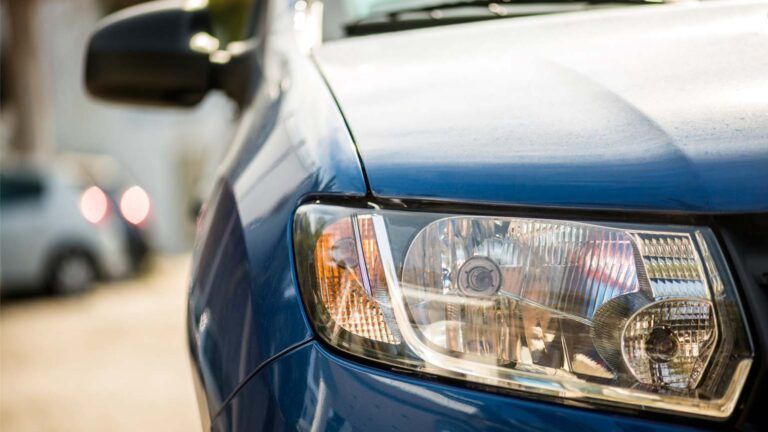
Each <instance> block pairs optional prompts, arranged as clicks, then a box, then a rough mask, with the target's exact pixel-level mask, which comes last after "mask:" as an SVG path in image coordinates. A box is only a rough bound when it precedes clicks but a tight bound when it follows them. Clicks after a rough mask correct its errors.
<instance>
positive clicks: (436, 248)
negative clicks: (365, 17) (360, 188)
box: [294, 204, 752, 418]
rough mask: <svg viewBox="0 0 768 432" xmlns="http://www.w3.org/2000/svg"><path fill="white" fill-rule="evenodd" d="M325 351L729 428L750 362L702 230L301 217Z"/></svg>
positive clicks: (330, 214)
mask: <svg viewBox="0 0 768 432" xmlns="http://www.w3.org/2000/svg"><path fill="white" fill-rule="evenodd" d="M294 243H295V248H296V262H297V268H298V275H299V282H300V285H301V290H302V296H303V299H304V302H305V305H306V307H307V310H308V313H309V316H310V319H311V320H312V322H313V325H314V327H315V329H316V331H317V333H318V334H319V336H320V337H321V338H322V339H323V340H325V341H326V342H327V343H328V344H330V345H332V346H334V347H336V348H338V349H341V350H343V351H346V352H348V353H351V354H354V355H357V356H360V357H365V358H367V359H371V360H375V361H379V362H381V363H386V364H389V365H393V366H397V367H406V368H412V369H415V370H419V371H422V372H426V373H430V374H435V375H442V376H447V377H451V378H459V379H464V380H468V381H473V382H479V383H483V384H487V385H492V386H497V387H504V388H508V389H512V390H517V391H522V392H529V393H534V394H537V395H546V396H552V397H557V398H561V399H565V400H582V401H584V400H587V401H592V402H602V403H609V404H617V405H624V406H635V407H637V408H641V409H654V410H660V411H675V412H680V413H685V414H689V415H697V416H706V417H719V418H723V417H727V416H728V415H730V414H731V412H732V411H733V409H734V407H735V404H736V401H737V399H738V397H739V393H740V391H741V389H742V387H743V385H744V382H745V379H746V377H747V373H748V371H749V367H750V365H751V362H752V348H751V342H750V339H749V336H748V334H747V331H746V328H745V325H744V323H743V320H742V316H741V309H740V307H739V304H738V301H737V298H736V293H735V291H734V288H733V283H732V281H731V278H730V276H729V274H728V272H727V269H726V266H725V264H724V261H723V257H722V255H721V253H720V251H719V249H718V247H717V244H716V242H715V240H714V237H713V235H712V233H711V232H710V230H709V229H707V228H697V227H671V226H638V225H633V226H629V225H621V224H607V223H605V224H604V223H599V224H597V223H580V222H572V221H562V220H549V219H532V218H515V217H485V216H463V215H448V214H434V213H415V212H403V211H382V210H370V209H351V208H343V207H335V206H326V205H319V204H315V205H306V206H303V207H301V208H300V209H299V210H298V212H297V214H296V219H295V226H294Z"/></svg>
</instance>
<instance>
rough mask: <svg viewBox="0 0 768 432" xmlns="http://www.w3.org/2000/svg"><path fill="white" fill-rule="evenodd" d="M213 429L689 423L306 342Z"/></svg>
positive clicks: (252, 385)
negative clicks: (406, 369) (446, 380)
mask: <svg viewBox="0 0 768 432" xmlns="http://www.w3.org/2000/svg"><path fill="white" fill-rule="evenodd" d="M214 426H215V427H214V430H220V431H230V430H254V431H255V430H260V431H283V430H289V429H291V430H307V431H309V430H312V431H315V430H318V431H322V430H377V431H417V430H420V431H476V430H483V431H508V430H520V431H531V432H533V431H542V432H550V431H552V430H558V431H580V432H588V431H605V430H611V431H636V430H650V429H653V430H657V431H668V432H672V431H675V432H677V431H680V432H682V431H692V430H695V429H693V428H688V427H685V426H676V425H668V424H664V423H659V422H655V421H652V420H648V419H643V418H638V417H630V416H623V415H617V414H614V415H606V414H605V413H600V412H594V411H590V410H584V409H577V408H572V407H566V406H562V405H554V404H552V403H545V402H536V401H532V400H527V399H520V398H511V397H508V396H504V395H498V394H492V393H486V392H482V391H477V390H469V389H464V388H460V387H455V386H449V385H445V384H441V383H437V382H434V381H425V380H420V379H417V378H414V377H408V376H405V375H400V374H393V373H390V372H385V371H381V370H378V369H374V368H370V367H367V366H363V365H360V364H357V363H354V362H350V361H348V360H346V359H343V358H340V357H338V356H336V355H334V354H331V353H330V352H328V351H327V350H326V349H324V348H323V347H322V346H321V345H320V344H319V343H318V342H311V343H308V344H306V345H304V346H302V347H299V348H297V349H295V350H294V351H292V352H290V353H288V354H286V355H284V356H282V357H280V358H279V359H277V360H275V361H274V362H271V363H270V364H269V365H267V366H266V367H265V368H264V369H263V370H262V371H260V372H259V373H258V374H257V375H256V376H255V377H254V378H253V379H251V380H250V381H249V382H248V383H247V384H246V385H245V386H244V387H243V389H242V390H241V391H240V392H238V394H237V397H236V398H235V399H234V400H233V401H232V402H231V403H229V404H228V405H227V407H226V409H225V410H224V411H223V413H222V414H221V415H220V416H219V418H218V419H216V422H215V424H214Z"/></svg>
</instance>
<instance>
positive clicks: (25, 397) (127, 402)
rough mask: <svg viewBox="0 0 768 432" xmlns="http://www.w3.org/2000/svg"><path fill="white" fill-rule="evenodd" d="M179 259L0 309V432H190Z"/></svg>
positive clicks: (194, 427) (191, 402) (192, 418)
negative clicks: (74, 292)
mask: <svg viewBox="0 0 768 432" xmlns="http://www.w3.org/2000/svg"><path fill="white" fill-rule="evenodd" d="M187 269H188V259H187V257H174V258H163V259H159V260H158V262H157V264H156V265H155V266H154V269H153V270H152V271H151V272H149V273H148V274H147V275H145V276H143V277H141V278H139V279H134V280H126V281H120V282H115V283H111V284H108V285H104V286H101V287H99V288H98V289H96V290H94V291H93V292H90V293H88V294H85V295H83V296H79V297H74V298H50V297H40V298H31V299H20V300H9V301H4V302H3V303H2V305H1V306H0V430H2V431H57V432H58V431H70V430H71V431H112V432H120V431H141V430H163V431H185V432H186V431H198V430H199V429H200V421H199V417H198V413H197V407H196V402H195V396H194V390H193V388H192V383H191V375H190V374H191V372H190V367H189V360H188V359H187V354H186V349H187V348H186V342H185V340H184V333H183V328H184V313H185V291H186V285H185V281H186V274H187Z"/></svg>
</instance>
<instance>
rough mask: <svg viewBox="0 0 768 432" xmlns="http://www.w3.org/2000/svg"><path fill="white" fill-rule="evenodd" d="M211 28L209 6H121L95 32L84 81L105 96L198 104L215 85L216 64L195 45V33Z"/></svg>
mask: <svg viewBox="0 0 768 432" xmlns="http://www.w3.org/2000/svg"><path fill="white" fill-rule="evenodd" d="M210 32H211V24H210V19H209V15H208V11H207V10H206V9H198V10H187V9H184V8H183V7H181V6H179V2H173V1H154V2H150V3H145V4H141V5H138V6H133V7H130V8H128V9H125V10H123V11H120V12H118V13H116V14H114V15H111V16H109V17H107V18H106V19H105V20H104V21H103V22H102V23H101V24H100V26H99V28H98V29H97V30H96V31H95V32H94V33H93V35H92V36H91V40H90V43H89V45H88V54H87V58H86V67H85V83H86V87H87V89H88V91H89V92H90V93H91V94H92V95H94V96H96V97H99V98H103V99H107V100H113V101H120V102H133V103H143V104H153V105H176V106H191V105H194V104H196V103H198V102H200V101H201V100H202V99H203V97H204V96H205V94H206V93H207V92H208V90H209V89H211V88H212V86H213V84H212V83H213V81H214V77H213V75H214V71H213V69H214V68H213V65H212V63H211V61H210V60H209V53H208V52H205V50H201V49H200V48H199V47H197V49H194V48H193V46H194V42H193V38H196V37H197V38H198V39H200V36H202V37H203V38H205V37H206V36H207V34H208V33H210ZM213 40H214V41H215V39H213ZM203 42H205V41H203Z"/></svg>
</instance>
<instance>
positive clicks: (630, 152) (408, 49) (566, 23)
mask: <svg viewBox="0 0 768 432" xmlns="http://www.w3.org/2000/svg"><path fill="white" fill-rule="evenodd" d="M765 14H766V4H765V3H764V2H743V1H729V2H711V3H710V2H706V3H703V4H696V5H690V4H687V5H679V6H675V5H661V6H647V7H637V8H617V9H612V10H605V11H592V12H585V13H573V14H559V15H553V16H544V17H529V18H518V19H501V20H494V21H491V22H484V23H474V24H467V25H456V26H446V27H441V28H434V29H423V30H415V31H408V32H401V33H392V34H384V35H375V36H370V37H360V38H351V39H346V40H340V41H334V42H332V43H328V44H325V45H323V46H321V47H320V48H319V49H318V50H317V51H316V53H315V56H316V58H317V61H318V64H319V66H320V68H321V70H322V71H323V73H324V74H325V76H326V77H327V79H328V82H329V84H330V86H331V89H332V91H333V92H334V94H335V95H336V97H337V98H338V100H339V104H340V106H341V109H342V111H343V113H344V115H345V117H346V118H347V121H348V123H349V125H350V129H351V132H352V134H353V136H354V137H355V140H356V143H357V145H358V147H359V151H360V154H361V158H362V161H363V165H364V166H365V169H366V173H367V175H368V181H369V183H370V185H371V188H372V191H373V193H374V194H375V195H377V196H382V197H395V198H430V199H436V200H445V201H452V200H460V201H472V202H490V203H503V204H507V205H525V206H556V207H578V208H590V209H595V208H608V209H622V210H632V209H645V210H658V211H686V212H754V211H765V210H768V169H766V167H768V122H766V120H765V119H766V115H768V102H767V101H768V81H766V79H765V77H766V75H768V66H766V63H765V61H764V59H765V58H766V57H768V32H766V31H765V29H766V21H765Z"/></svg>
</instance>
